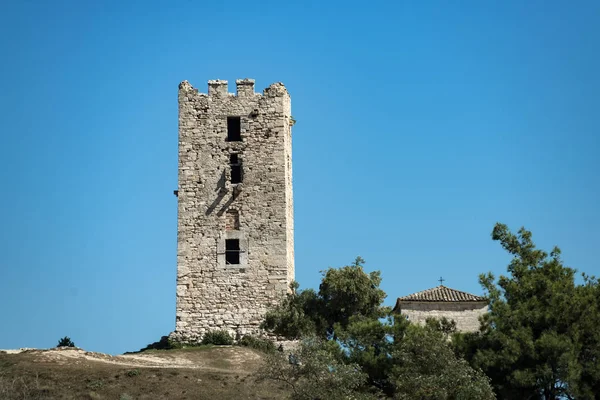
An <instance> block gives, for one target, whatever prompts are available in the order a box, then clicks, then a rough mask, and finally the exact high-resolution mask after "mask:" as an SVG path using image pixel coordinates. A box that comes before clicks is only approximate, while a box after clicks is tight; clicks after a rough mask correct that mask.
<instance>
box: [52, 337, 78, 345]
mask: <svg viewBox="0 0 600 400" xmlns="http://www.w3.org/2000/svg"><path fill="white" fill-rule="evenodd" d="M56 347H75V343H73V341H72V340H71V339H70V338H69V337H68V336H65V337H64V338H61V339H60V340H59V341H58V344H57V345H56Z"/></svg>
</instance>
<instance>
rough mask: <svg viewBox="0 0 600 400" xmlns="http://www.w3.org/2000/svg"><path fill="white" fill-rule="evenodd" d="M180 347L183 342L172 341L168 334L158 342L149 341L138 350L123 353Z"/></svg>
mask: <svg viewBox="0 0 600 400" xmlns="http://www.w3.org/2000/svg"><path fill="white" fill-rule="evenodd" d="M181 348H183V343H179V342H176V341H173V340H171V339H169V337H168V336H162V337H161V338H160V340H159V341H158V342H154V343H150V344H149V345H148V346H146V347H144V348H143V349H140V351H138V352H127V353H125V354H132V353H139V352H142V351H146V350H173V349H181Z"/></svg>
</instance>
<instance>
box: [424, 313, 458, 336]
mask: <svg viewBox="0 0 600 400" xmlns="http://www.w3.org/2000/svg"><path fill="white" fill-rule="evenodd" d="M425 325H426V326H428V327H429V328H430V329H432V330H434V331H438V332H442V333H443V334H444V335H446V336H449V335H451V334H453V333H456V322H454V320H448V318H446V317H442V318H440V319H438V318H427V319H425Z"/></svg>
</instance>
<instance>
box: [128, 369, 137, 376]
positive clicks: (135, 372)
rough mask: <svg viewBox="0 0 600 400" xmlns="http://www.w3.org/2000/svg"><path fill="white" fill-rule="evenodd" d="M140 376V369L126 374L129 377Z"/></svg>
mask: <svg viewBox="0 0 600 400" xmlns="http://www.w3.org/2000/svg"><path fill="white" fill-rule="evenodd" d="M139 374H140V370H139V369H132V370H129V371H127V372H126V373H125V375H127V376H128V377H133V376H138V375H139Z"/></svg>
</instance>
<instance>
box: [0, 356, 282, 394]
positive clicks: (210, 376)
mask: <svg viewBox="0 0 600 400" xmlns="http://www.w3.org/2000/svg"><path fill="white" fill-rule="evenodd" d="M261 362H262V355H261V353H259V352H257V351H254V350H252V349H248V348H244V347H237V346H219V347H198V348H191V349H182V350H168V351H165V350H155V351H147V352H143V353H137V354H127V355H122V356H110V355H107V354H102V353H93V352H87V351H85V350H81V349H70V348H59V349H50V350H24V351H4V352H3V351H0V399H3V400H4V399H7V400H13V399H118V400H134V399H135V400H138V399H140V400H141V399H211V400H215V399H234V398H235V399H236V400H241V399H281V398H284V397H285V394H286V393H285V392H284V391H283V388H281V387H279V386H277V385H275V384H273V382H260V381H257V379H256V376H255V373H256V371H257V370H258V368H259V366H260V364H261Z"/></svg>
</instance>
